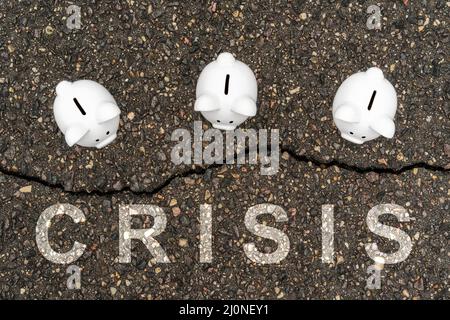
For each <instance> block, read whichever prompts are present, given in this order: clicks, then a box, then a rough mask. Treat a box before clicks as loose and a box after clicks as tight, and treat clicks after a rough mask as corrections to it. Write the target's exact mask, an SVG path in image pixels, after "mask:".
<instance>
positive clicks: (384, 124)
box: [370, 117, 395, 139]
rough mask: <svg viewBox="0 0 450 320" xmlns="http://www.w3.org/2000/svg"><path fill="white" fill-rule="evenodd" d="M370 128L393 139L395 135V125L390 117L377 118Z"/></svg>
mask: <svg viewBox="0 0 450 320" xmlns="http://www.w3.org/2000/svg"><path fill="white" fill-rule="evenodd" d="M370 128H371V129H373V130H374V131H376V132H377V133H379V134H380V135H382V136H383V137H386V138H389V139H391V138H392V137H393V136H394V134H395V123H394V121H392V120H391V119H390V118H388V117H377V118H375V119H373V120H372V121H371V122H370Z"/></svg>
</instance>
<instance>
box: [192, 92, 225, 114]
mask: <svg viewBox="0 0 450 320" xmlns="http://www.w3.org/2000/svg"><path fill="white" fill-rule="evenodd" d="M219 109H220V107H219V102H218V101H217V99H215V98H214V97H213V96H212V95H209V94H204V95H201V96H200V97H198V99H197V100H195V105H194V110H195V111H200V112H202V111H216V110H219Z"/></svg>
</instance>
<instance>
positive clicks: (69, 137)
mask: <svg viewBox="0 0 450 320" xmlns="http://www.w3.org/2000/svg"><path fill="white" fill-rule="evenodd" d="M88 131H89V130H88V129H86V128H84V127H81V126H72V127H69V128H68V129H67V130H66V132H65V134H64V137H65V139H66V142H67V144H68V145H69V147H72V146H73V145H74V144H76V143H77V142H78V141H80V140H81V139H82V138H83V137H84V136H85V134H86V133H88Z"/></svg>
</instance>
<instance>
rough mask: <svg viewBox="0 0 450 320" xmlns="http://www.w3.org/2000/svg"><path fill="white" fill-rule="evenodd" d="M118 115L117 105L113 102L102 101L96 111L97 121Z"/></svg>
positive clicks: (104, 120)
mask: <svg viewBox="0 0 450 320" xmlns="http://www.w3.org/2000/svg"><path fill="white" fill-rule="evenodd" d="M119 115H120V109H119V107H118V106H117V105H116V104H115V103H113V102H104V103H102V104H101V105H100V106H99V108H98V109H97V111H96V115H95V117H96V119H97V121H98V123H102V122H106V121H109V120H111V119H114V118H115V117H118V116H119Z"/></svg>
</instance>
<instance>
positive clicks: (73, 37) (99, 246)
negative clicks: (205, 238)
mask: <svg viewBox="0 0 450 320" xmlns="http://www.w3.org/2000/svg"><path fill="white" fill-rule="evenodd" d="M72 3H73V2H69V1H21V2H17V1H12V0H6V1H3V2H2V5H1V6H0V19H1V26H0V71H1V72H0V172H1V173H0V201H1V203H2V207H1V209H0V298H10V299H24V298H59V297H62V298H103V299H109V298H141V299H161V298H193V299H199V298H273V299H276V298H279V299H319V298H331V299H351V298H362V299H372V298H382V299H387V298H390V299H393V298H394V299H413V298H417V299H448V298H449V285H448V280H449V262H450V261H449V239H450V238H449V232H450V228H449V226H450V224H449V213H450V104H449V98H450V77H449V55H448V52H449V32H448V30H449V29H448V25H449V22H450V19H449V17H450V15H449V9H450V7H449V4H448V2H446V1H443V0H442V1H440V0H423V1H405V2H404V1H378V4H379V6H380V7H381V9H382V11H381V13H382V16H383V20H382V29H381V30H368V28H367V27H366V20H367V18H368V16H369V14H368V13H366V9H367V7H368V6H369V5H371V4H373V2H371V1H332V0H328V1H318V0H317V1H314V0H311V1H301V0H296V1H273V0H269V1H260V2H254V1H217V2H214V1H170V2H169V1H156V0H154V1H109V0H108V1H95V0H93V1H89V2H86V3H85V2H81V1H80V3H79V4H78V5H80V7H81V10H82V28H81V29H80V30H69V29H68V28H67V27H66V21H65V17H67V16H68V14H67V13H66V12H65V8H66V7H67V6H69V5H70V4H72ZM75 3H76V1H75ZM405 3H406V4H405ZM223 51H228V52H232V53H233V54H235V55H236V57H237V59H239V60H241V61H243V62H245V63H247V64H248V65H249V66H250V67H251V68H252V69H253V70H254V71H255V73H256V77H257V80H258V85H259V88H258V89H259V93H258V108H259V109H258V114H257V116H256V117H254V118H252V119H250V120H248V121H247V122H245V123H244V125H243V127H244V128H255V129H259V128H263V129H266V128H267V129H279V130H280V135H281V141H280V143H281V148H282V150H283V157H282V161H281V168H280V171H279V172H278V174H276V175H274V176H261V175H260V174H259V168H258V167H254V166H250V165H243V166H239V167H238V166H233V165H223V166H214V167H210V168H208V167H207V166H199V167H197V166H195V167H190V166H175V165H174V164H172V162H171V160H170V152H171V149H172V147H173V146H174V143H173V142H171V140H170V136H171V133H172V132H173V130H175V129H178V128H186V129H188V130H191V131H192V128H193V122H194V120H201V121H203V124H204V128H205V129H206V128H208V126H209V124H208V123H207V122H206V121H204V120H203V119H202V117H201V115H200V114H198V113H196V112H194V111H193V104H194V101H195V85H196V81H197V78H198V75H199V74H200V72H201V70H202V68H203V67H204V66H205V65H206V64H207V63H209V62H210V61H212V60H213V59H214V58H215V57H216V55H217V54H218V53H220V52H223ZM371 66H378V67H380V68H381V69H382V70H383V71H384V73H385V75H386V77H387V78H388V79H389V80H390V81H391V82H392V83H393V84H394V86H395V88H396V91H397V94H398V101H399V108H398V111H397V115H396V125H397V132H396V134H395V137H394V138H393V139H391V140H388V139H384V138H379V139H377V140H375V141H372V142H369V143H366V144H364V145H362V146H359V145H353V144H351V143H349V142H346V141H344V140H342V139H341V138H340V136H339V134H338V130H337V129H336V128H335V126H334V124H333V120H332V116H331V104H332V100H333V97H334V94H335V93H336V90H337V88H338V86H339V84H340V83H341V82H342V81H343V80H344V79H345V78H346V77H348V76H349V75H351V74H352V73H354V72H357V71H360V70H365V69H367V68H369V67H371ZM78 79H91V80H95V81H98V82H100V83H101V84H103V85H104V86H105V87H106V88H107V89H108V90H109V91H110V92H111V94H112V95H113V96H114V97H115V99H116V101H117V102H118V104H119V106H120V108H121V110H122V115H121V126H120V129H119V133H118V139H117V140H116V141H115V143H114V144H112V145H110V146H108V147H107V148H105V149H102V150H96V149H86V148H81V147H74V148H69V147H68V146H67V145H66V144H65V142H64V137H63V135H62V134H61V133H60V132H59V130H58V128H57V126H56V123H55V122H54V119H53V112H52V104H53V100H54V98H55V92H54V89H55V86H56V84H57V83H58V82H59V81H61V80H72V81H75V80H78ZM29 186H31V191H30V190H29ZM24 187H28V188H25V190H26V191H24V189H22V191H19V190H20V189H21V188H24ZM174 199H175V200H176V204H174ZM65 202H67V203H71V204H74V205H76V206H78V207H80V208H82V209H83V211H84V212H85V214H86V216H87V221H86V222H85V223H83V224H81V225H76V224H74V223H72V222H71V221H70V219H68V218H63V219H60V220H59V221H57V222H56V223H55V226H54V229H52V232H51V233H50V239H51V241H52V244H53V245H54V246H55V248H60V249H61V250H64V249H65V250H67V249H69V248H70V246H71V244H72V243H73V241H74V240H75V239H76V240H78V241H80V242H83V243H86V244H87V245H88V250H87V251H86V253H85V254H84V255H83V257H82V258H81V259H80V260H78V261H77V262H76V264H77V265H79V266H81V267H82V268H83V273H82V289H81V290H79V291H70V290H68V289H67V288H66V279H67V275H66V273H65V271H66V270H65V269H66V267H65V266H58V265H55V264H52V263H50V262H48V261H47V260H45V259H44V258H43V256H42V255H41V254H40V253H39V252H38V250H37V248H36V243H35V226H36V221H37V219H38V217H39V215H40V213H41V212H42V211H43V210H44V209H45V208H47V207H48V206H50V205H53V204H56V203H65ZM265 202H270V203H274V204H277V205H280V206H282V207H283V208H285V209H286V210H287V211H288V213H289V215H290V218H289V222H288V223H280V224H277V223H275V222H274V220H273V219H272V220H271V219H267V223H268V224H269V225H273V226H276V227H277V228H281V229H283V230H284V231H285V232H286V234H287V235H288V236H289V238H290V242H291V250H290V253H289V255H288V257H287V258H286V259H285V260H284V261H283V262H282V263H281V264H280V265H279V266H264V267H263V266H256V265H254V264H253V263H251V262H250V261H249V260H248V259H247V258H246V257H245V255H244V252H243V248H242V245H243V243H244V242H247V241H255V240H256V237H255V236H253V235H252V234H251V233H250V232H249V231H247V230H246V229H245V226H244V224H243V219H244V215H245V212H246V210H247V209H248V208H249V207H251V206H253V205H256V204H259V203H265ZM128 203H145V204H156V205H160V206H162V207H163V208H164V210H165V212H166V214H167V216H168V225H167V228H166V230H165V232H164V233H163V234H161V235H160V236H159V237H158V240H159V241H160V242H161V244H162V246H163V248H164V249H165V250H166V251H167V252H168V254H169V257H170V259H171V260H172V261H173V262H174V263H172V264H169V265H161V264H157V265H155V264H152V262H151V256H150V254H149V253H148V252H147V251H146V250H145V248H144V247H143V245H141V244H139V243H135V244H134V250H133V259H132V263H131V264H127V265H121V264H119V263H118V262H117V256H118V230H117V228H118V206H119V204H128ZM203 203H210V204H212V206H213V237H214V239H213V256H214V261H213V263H211V264H200V263H199V261H198V235H199V226H198V216H199V206H200V205H201V204H203ZM381 203H396V204H398V205H401V206H404V207H406V208H407V209H408V210H409V211H410V214H411V216H412V217H414V218H415V219H416V220H415V221H413V222H411V223H406V224H400V223H398V222H396V221H395V219H394V220H389V219H388V222H389V223H390V224H391V225H393V226H400V227H401V228H402V229H403V230H405V231H406V232H407V233H408V234H409V235H410V237H411V238H412V239H413V242H414V247H413V251H412V253H411V255H410V257H409V258H408V259H407V260H406V261H404V262H402V263H400V264H398V265H395V266H385V269H384V271H383V272H384V280H383V288H382V289H381V290H366V289H365V285H366V283H365V279H366V278H367V275H366V268H367V266H369V265H370V264H372V262H371V260H370V259H369V257H368V256H367V254H366V253H365V250H364V244H365V243H367V242H371V241H372V240H373V239H375V240H376V241H377V242H378V243H379V246H380V248H381V249H384V250H386V251H389V250H395V242H389V241H385V240H383V238H380V237H377V236H375V235H373V234H372V233H371V232H370V231H369V230H368V229H367V226H366V224H365V218H366V215H367V212H368V210H369V209H370V208H371V207H373V206H375V205H377V204H381ZM323 204H334V205H335V206H336V208H335V219H336V235H335V239H336V240H335V241H336V244H335V247H336V256H337V258H336V263H335V264H333V265H327V264H323V263H321V261H320V255H321V252H320V251H321V230H320V225H321V220H320V208H321V205H323ZM147 223H148V221H147ZM150 225H151V223H150ZM180 239H183V241H182V243H183V246H181V247H180ZM184 240H187V242H186V241H184ZM259 245H260V248H261V250H263V251H264V250H266V251H269V252H270V251H273V250H274V249H275V248H274V244H273V243H272V242H270V241H260V242H259Z"/></svg>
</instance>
